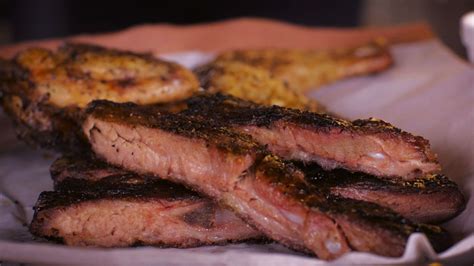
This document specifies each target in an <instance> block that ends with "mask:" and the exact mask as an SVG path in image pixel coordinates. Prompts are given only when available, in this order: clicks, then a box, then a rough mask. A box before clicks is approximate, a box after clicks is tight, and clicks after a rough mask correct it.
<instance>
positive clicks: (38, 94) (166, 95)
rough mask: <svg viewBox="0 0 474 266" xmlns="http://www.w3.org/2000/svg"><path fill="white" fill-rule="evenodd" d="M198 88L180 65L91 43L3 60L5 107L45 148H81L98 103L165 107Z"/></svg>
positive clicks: (23, 132)
mask: <svg viewBox="0 0 474 266" xmlns="http://www.w3.org/2000/svg"><path fill="white" fill-rule="evenodd" d="M198 88H199V82H198V80H197V78H196V77H195V76H194V75H193V73H192V72H191V71H189V70H187V69H185V68H184V67H181V66H179V65H177V64H174V63H170V62H165V61H162V60H159V59H156V58H154V57H152V56H151V55H147V54H135V53H131V52H125V51H118V50H112V49H106V48H102V47H97V46H91V45H85V44H71V43H68V44H65V45H63V46H62V47H60V48H59V49H58V50H57V51H55V52H53V51H50V50H46V49H41V48H31V49H28V50H25V51H23V52H20V53H19V54H18V55H17V56H16V57H15V58H14V59H12V60H11V61H4V60H0V94H2V97H1V98H0V102H1V105H2V106H3V108H4V109H5V111H6V112H7V113H8V114H9V115H10V116H11V117H12V118H13V119H14V122H15V124H16V125H17V131H18V134H19V136H20V137H21V138H22V139H25V140H26V141H28V142H29V143H32V144H39V145H40V146H42V147H45V148H55V149H63V150H68V149H70V148H74V149H75V148H77V147H81V144H80V143H81V138H80V137H81V136H77V132H80V131H81V130H80V126H79V125H80V124H81V122H80V120H81V110H82V109H83V108H84V107H85V106H86V105H87V104H88V103H89V102H91V101H92V100H95V99H108V100H112V101H115V102H135V103H139V104H150V103H162V102H169V101H175V100H180V99H184V98H186V97H189V96H190V95H191V94H192V93H193V92H195V91H196V90H197V89H198ZM78 121H79V122H78Z"/></svg>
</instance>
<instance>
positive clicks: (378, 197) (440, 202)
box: [293, 162, 466, 223]
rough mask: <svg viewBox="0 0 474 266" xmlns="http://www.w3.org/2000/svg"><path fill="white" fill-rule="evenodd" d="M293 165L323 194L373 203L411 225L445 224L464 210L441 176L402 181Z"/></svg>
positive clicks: (459, 197) (454, 187)
mask: <svg viewBox="0 0 474 266" xmlns="http://www.w3.org/2000/svg"><path fill="white" fill-rule="evenodd" d="M293 163H294V164H295V165H297V166H298V168H300V169H301V170H302V171H303V172H304V173H305V176H306V179H307V180H308V182H310V183H311V184H312V185H314V186H317V187H318V188H319V189H320V190H322V191H324V193H326V194H331V195H335V196H340V197H343V198H350V199H356V200H362V201H367V202H373V203H376V204H378V205H380V206H384V207H387V208H390V209H392V210H394V211H395V212H397V213H399V214H401V215H402V216H403V217H406V218H408V219H410V220H412V221H415V222H420V223H440V222H443V221H446V220H449V219H451V218H453V217H455V216H456V215H458V214H459V213H460V212H461V211H462V210H464V208H465V204H466V202H465V199H464V196H463V195H462V193H461V191H459V188H458V186H457V185H456V183H454V182H452V181H451V180H449V179H448V178H447V177H445V176H443V175H430V176H427V177H425V178H418V179H415V180H412V181H404V180H401V179H380V178H377V177H375V176H372V175H368V174H364V173H360V172H359V173H351V172H349V171H347V170H344V169H335V170H332V171H325V170H324V169H322V168H321V167H320V166H319V165H317V164H315V163H312V164H305V163H301V162H293Z"/></svg>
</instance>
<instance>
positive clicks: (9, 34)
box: [0, 0, 474, 58]
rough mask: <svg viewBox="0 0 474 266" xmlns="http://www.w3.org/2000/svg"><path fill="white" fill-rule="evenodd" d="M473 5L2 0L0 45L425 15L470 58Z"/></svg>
mask: <svg viewBox="0 0 474 266" xmlns="http://www.w3.org/2000/svg"><path fill="white" fill-rule="evenodd" d="M472 10H474V1H473V0H416V1H412V0H390V1H388V0H386V1H382V0H352V1H342V0H341V1H317V0H295V1H282V0H261V1H255V0H253V1H250V0H240V1H232V2H231V1H221V0H199V1H184V0H173V1H98V0H95V1H93V0H82V1H79V0H72V1H66V0H42V1H39V0H16V1H13V0H10V1H8V0H0V45H1V44H7V43H11V42H18V41H25V40H32V39H44V38H52V37H64V36H69V35H74V34H79V33H97V32H107V31H115V30H120V29H123V28H125V27H128V26H131V25H136V24H143V23H160V22H167V23H174V24H191V23H199V22H210V21H217V20H222V19H228V18H234V17H249V16H252V17H266V18H274V19H280V20H284V21H288V22H292V23H297V24H302V25H310V26H322V27H357V26H383V25H394V24H401V23H409V22H415V21H426V22H428V23H429V24H430V25H431V26H432V28H433V30H434V31H435V33H436V34H437V35H438V36H439V37H440V39H441V40H442V41H443V42H444V43H445V44H446V45H448V46H449V47H450V48H451V49H452V50H453V51H454V52H456V53H457V54H458V55H460V56H461V57H464V58H466V52H465V50H464V47H463V45H462V44H461V40H460V36H459V22H460V18H461V16H462V15H463V14H465V13H467V12H469V11H472Z"/></svg>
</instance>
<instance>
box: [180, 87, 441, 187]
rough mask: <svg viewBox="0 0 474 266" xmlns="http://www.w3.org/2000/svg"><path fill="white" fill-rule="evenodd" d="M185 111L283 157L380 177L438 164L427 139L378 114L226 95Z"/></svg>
mask: <svg viewBox="0 0 474 266" xmlns="http://www.w3.org/2000/svg"><path fill="white" fill-rule="evenodd" d="M188 105H189V109H187V110H185V111H184V114H185V115H190V116H196V117H201V118H202V119H207V120H210V121H212V122H213V123H215V124H216V125H221V126H227V127H232V128H234V129H236V130H238V131H240V132H242V133H245V134H249V135H251V136H252V137H253V138H254V139H255V140H256V141H257V142H259V143H261V144H263V145H266V146H267V147H268V149H269V150H270V151H271V152H273V153H274V154H277V155H279V156H281V157H283V158H285V159H289V160H300V161H306V162H311V161H312V162H317V163H318V164H320V165H321V166H322V167H323V168H324V169H326V170H329V169H334V168H345V169H348V170H350V171H359V172H365V173H369V174H372V175H376V176H383V177H394V176H397V177H402V178H404V179H414V178H416V177H423V176H427V175H428V174H433V173H438V172H439V171H440V170H441V167H440V165H439V163H438V161H437V157H436V155H435V154H434V152H433V151H432V150H431V149H430V145H429V142H428V140H426V139H424V138H423V137H420V136H415V135H412V134H410V133H408V132H405V131H402V130H400V129H398V128H396V127H394V126H392V125H390V124H389V123H386V122H384V121H381V120H376V119H368V120H356V121H352V122H351V121H347V120H343V119H338V118H334V117H332V116H330V115H326V114H318V113H312V112H305V111H299V110H296V109H289V108H283V107H278V106H271V107H266V106H261V105H256V104H253V103H251V102H247V101H243V100H241V99H238V98H235V97H232V96H226V95H221V94H217V95H200V96H196V97H194V98H191V99H189V100H188Z"/></svg>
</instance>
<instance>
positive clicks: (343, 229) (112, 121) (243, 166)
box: [83, 101, 449, 259]
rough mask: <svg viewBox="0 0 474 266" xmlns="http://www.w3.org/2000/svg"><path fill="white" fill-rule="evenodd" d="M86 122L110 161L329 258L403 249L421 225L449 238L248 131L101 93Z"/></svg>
mask: <svg viewBox="0 0 474 266" xmlns="http://www.w3.org/2000/svg"><path fill="white" fill-rule="evenodd" d="M169 121H172V122H169ZM184 125H185V126H184ZM83 130H84V133H85V135H86V136H87V137H88V139H89V141H90V143H91V145H92V149H93V151H94V152H95V154H96V155H97V156H99V157H101V158H103V159H105V160H106V161H107V162H109V163H111V164H114V165H116V166H120V167H123V168H126V169H127V170H131V171H134V172H137V173H141V174H152V175H157V176H160V177H162V178H165V179H168V180H171V181H173V182H177V183H182V184H185V185H186V186H188V187H190V188H192V189H194V190H196V191H200V192H201V193H203V194H206V195H207V196H209V197H211V198H213V199H215V200H216V201H218V202H219V203H220V204H221V205H223V206H226V207H228V208H231V209H233V210H234V212H235V213H236V214H237V215H239V216H240V217H241V218H243V219H244V220H245V221H247V222H248V223H249V224H252V225H253V226H255V227H256V228H257V229H258V230H259V231H261V232H262V233H264V234H265V235H266V236H268V237H269V238H272V239H274V240H276V241H279V242H280V243H283V244H285V245H287V246H290V247H292V248H295V249H299V250H302V251H306V252H308V251H309V252H312V253H314V254H316V255H317V256H318V257H320V258H323V259H334V258H337V257H339V256H341V255H342V254H344V253H346V252H348V251H350V250H358V251H367V252H373V253H376V254H379V255H386V256H400V255H401V254H402V253H403V250H404V247H405V244H406V241H407V238H408V236H409V235H410V234H411V233H413V232H424V233H425V234H427V236H428V238H429V239H431V240H432V241H433V244H434V245H435V246H437V248H440V249H442V248H444V245H446V244H447V243H449V237H448V235H447V234H446V232H445V231H444V230H443V229H441V228H439V227H436V226H425V225H418V224H414V223H412V222H410V221H409V220H408V219H405V218H403V217H401V216H399V215H398V214H396V213H394V212H393V211H391V210H390V209H387V208H383V207H380V206H378V205H376V204H373V203H367V202H363V201H358V200H353V199H343V198H340V197H334V196H328V195H326V194H324V193H323V192H321V191H320V190H318V188H317V187H316V186H313V185H311V183H309V182H308V181H306V180H305V175H304V173H303V172H301V171H300V170H299V169H297V168H296V167H295V166H293V165H292V164H289V163H285V162H283V161H282V160H280V159H279V158H278V157H276V156H273V155H271V154H269V153H268V151H266V149H265V148H264V147H262V146H260V145H258V144H257V143H255V142H254V141H253V140H252V138H251V137H249V136H248V135H243V134H239V133H236V132H233V131H232V130H230V129H229V128H227V127H225V126H216V125H215V124H213V123H209V121H207V120H205V119H199V118H198V117H189V116H186V115H182V114H163V113H160V112H157V111H156V108H154V107H143V106H137V105H134V104H117V103H111V102H106V101H96V102H93V103H92V104H91V105H90V107H89V108H88V110H87V118H86V120H85V122H84V125H83Z"/></svg>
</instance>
